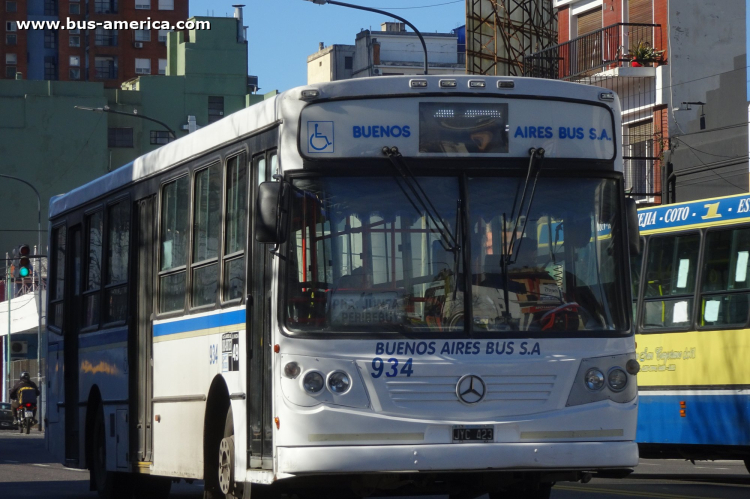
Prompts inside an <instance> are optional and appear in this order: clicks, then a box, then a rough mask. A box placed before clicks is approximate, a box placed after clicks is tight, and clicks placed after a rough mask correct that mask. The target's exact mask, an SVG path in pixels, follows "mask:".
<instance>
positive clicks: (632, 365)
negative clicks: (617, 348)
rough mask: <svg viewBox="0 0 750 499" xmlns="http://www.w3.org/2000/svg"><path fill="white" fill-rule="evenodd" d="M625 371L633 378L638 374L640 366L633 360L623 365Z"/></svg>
mask: <svg viewBox="0 0 750 499" xmlns="http://www.w3.org/2000/svg"><path fill="white" fill-rule="evenodd" d="M625 370H626V371H628V372H629V373H630V374H632V375H633V376H635V375H636V374H638V373H639V372H640V370H641V364H640V363H639V362H638V361H637V360H635V359H630V360H628V362H627V363H626V364H625Z"/></svg>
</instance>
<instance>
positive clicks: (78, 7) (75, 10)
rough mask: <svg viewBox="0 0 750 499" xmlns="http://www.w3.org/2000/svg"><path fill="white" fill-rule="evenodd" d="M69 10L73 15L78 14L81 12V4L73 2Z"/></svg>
mask: <svg viewBox="0 0 750 499" xmlns="http://www.w3.org/2000/svg"><path fill="white" fill-rule="evenodd" d="M68 12H70V13H71V14H72V15H74V16H77V15H79V14H80V13H81V4H77V3H72V4H70V5H69V6H68Z"/></svg>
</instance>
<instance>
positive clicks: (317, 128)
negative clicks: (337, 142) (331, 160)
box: [307, 121, 333, 154]
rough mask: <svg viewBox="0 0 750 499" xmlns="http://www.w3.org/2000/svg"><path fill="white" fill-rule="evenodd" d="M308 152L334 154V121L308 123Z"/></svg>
mask: <svg viewBox="0 0 750 499" xmlns="http://www.w3.org/2000/svg"><path fill="white" fill-rule="evenodd" d="M307 136H308V137H310V140H309V141H308V143H307V152H308V153H313V154H320V153H331V152H333V121H308V122H307Z"/></svg>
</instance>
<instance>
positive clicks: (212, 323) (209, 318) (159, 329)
mask: <svg viewBox="0 0 750 499" xmlns="http://www.w3.org/2000/svg"><path fill="white" fill-rule="evenodd" d="M244 323H245V311H244V310H234V311H232V312H226V313H223V314H214V315H205V316H203V317H195V318H186V319H184V320H179V321H173V322H165V323H162V324H154V336H167V335H170V334H179V333H187V332H190V331H199V330H201V329H211V328H215V327H222V326H231V325H234V324H244Z"/></svg>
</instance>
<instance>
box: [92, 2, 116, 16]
mask: <svg viewBox="0 0 750 499" xmlns="http://www.w3.org/2000/svg"><path fill="white" fill-rule="evenodd" d="M94 12H96V13H97V14H117V0H95V1H94Z"/></svg>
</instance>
